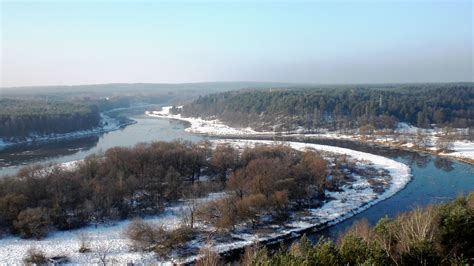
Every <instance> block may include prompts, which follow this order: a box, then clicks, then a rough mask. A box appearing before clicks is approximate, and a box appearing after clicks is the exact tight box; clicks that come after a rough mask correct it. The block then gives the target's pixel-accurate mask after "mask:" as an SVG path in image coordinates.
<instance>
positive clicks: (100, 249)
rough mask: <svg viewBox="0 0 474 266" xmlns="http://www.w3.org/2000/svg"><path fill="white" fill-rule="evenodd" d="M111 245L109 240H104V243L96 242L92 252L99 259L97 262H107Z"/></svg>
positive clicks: (103, 264) (103, 263)
mask: <svg viewBox="0 0 474 266" xmlns="http://www.w3.org/2000/svg"><path fill="white" fill-rule="evenodd" d="M111 249H112V247H111V245H110V243H109V242H104V243H97V244H96V245H95V248H94V253H95V255H96V257H97V258H98V260H99V264H100V265H102V266H105V265H107V263H109V261H110V258H109V255H110V252H111Z"/></svg>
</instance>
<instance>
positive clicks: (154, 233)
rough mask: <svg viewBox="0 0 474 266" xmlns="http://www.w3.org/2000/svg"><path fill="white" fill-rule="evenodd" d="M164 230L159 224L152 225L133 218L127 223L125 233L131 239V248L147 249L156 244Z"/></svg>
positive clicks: (152, 247)
mask: <svg viewBox="0 0 474 266" xmlns="http://www.w3.org/2000/svg"><path fill="white" fill-rule="evenodd" d="M164 232H165V231H164V229H163V228H162V227H161V226H157V225H155V226H153V225H151V224H149V223H147V222H145V221H143V220H142V219H135V220H133V221H132V222H131V223H130V224H129V225H128V227H127V229H126V231H125V234H126V235H127V236H128V238H129V239H130V240H132V243H133V248H135V249H137V250H143V251H149V250H152V249H154V247H155V246H156V245H157V244H158V242H159V241H160V238H161V237H162V236H163V235H164Z"/></svg>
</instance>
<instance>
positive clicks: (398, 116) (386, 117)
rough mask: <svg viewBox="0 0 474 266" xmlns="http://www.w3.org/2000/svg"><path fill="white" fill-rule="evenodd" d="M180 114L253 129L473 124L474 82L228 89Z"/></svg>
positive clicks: (195, 102)
mask: <svg viewBox="0 0 474 266" xmlns="http://www.w3.org/2000/svg"><path fill="white" fill-rule="evenodd" d="M182 114H183V115H184V116H191V117H193V116H201V117H203V118H218V119H221V120H223V121H225V122H227V123H230V124H232V125H234V126H244V127H246V126H252V127H254V128H256V129H257V130H287V129H294V128H296V127H298V126H301V127H304V128H307V129H315V128H328V129H347V128H357V127H360V126H363V125H367V124H370V125H373V126H374V127H376V128H393V127H395V126H396V124H397V122H406V123H410V124H412V125H415V126H418V127H422V128H428V127H430V126H431V125H432V124H436V125H438V126H451V127H461V128H466V127H473V126H474V84H473V83H452V84H418V85H385V86H382V85H381V86H378V87H377V86H374V85H372V86H334V87H321V88H286V89H281V88H274V89H265V90H243V91H232V92H223V93H217V94H211V95H207V96H203V97H199V98H198V99H197V100H195V101H194V102H193V103H191V104H189V105H185V106H184V108H183V110H182Z"/></svg>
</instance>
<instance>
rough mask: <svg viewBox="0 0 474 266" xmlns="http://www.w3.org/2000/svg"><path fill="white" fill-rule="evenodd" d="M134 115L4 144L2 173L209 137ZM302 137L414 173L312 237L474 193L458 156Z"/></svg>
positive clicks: (472, 178)
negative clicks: (97, 130)
mask: <svg viewBox="0 0 474 266" xmlns="http://www.w3.org/2000/svg"><path fill="white" fill-rule="evenodd" d="M131 118H132V119H133V120H135V121H136V123H135V124H133V125H129V126H127V127H125V128H123V129H121V130H117V131H113V132H109V133H105V134H102V135H100V136H95V137H88V138H83V139H75V140H68V141H56V142H49V143H40V144H29V145H18V146H10V147H4V148H3V149H0V176H1V175H7V174H14V173H15V172H16V171H18V169H19V167H21V166H24V165H28V164H33V163H61V162H68V161H74V160H79V159H83V158H84V157H86V156H88V155H90V154H93V153H100V152H102V151H105V150H107V149H108V148H111V147H114V146H128V147H130V146H133V145H135V144H137V143H140V142H150V141H159V140H162V141H171V140H174V139H183V140H190V141H199V140H202V139H204V138H206V137H203V136H199V135H193V134H190V133H187V132H185V131H184V129H185V127H186V125H185V124H183V123H182V122H179V121H173V120H167V119H157V118H150V117H146V116H144V115H133V116H132V117H131ZM292 140H295V139H292ZM299 141H306V142H313V143H318V144H326V145H332V146H339V147H344V148H350V149H354V150H359V151H364V152H369V153H373V154H377V155H382V156H385V157H388V158H391V159H394V160H396V161H400V162H403V163H405V164H407V165H409V166H410V168H411V171H412V174H413V179H412V181H411V182H410V183H409V184H408V185H407V186H406V188H405V189H403V190H402V191H400V192H399V193H397V194H396V195H395V196H393V197H391V198H389V199H387V200H385V201H382V202H380V203H378V204H376V205H375V206H373V207H371V208H369V209H368V210H366V211H364V212H362V213H360V214H358V215H355V216H354V217H352V218H350V219H348V220H346V221H344V222H342V223H340V224H338V225H335V226H332V227H330V228H328V229H326V230H323V231H320V232H317V233H315V234H312V235H310V238H311V239H316V238H318V237H319V236H321V235H324V236H328V237H331V238H336V237H337V235H338V234H339V233H341V232H342V231H344V230H345V229H346V228H347V227H348V226H350V225H351V224H352V223H353V222H354V221H356V220H358V219H362V218H365V219H368V221H369V222H370V223H372V224H373V223H375V222H376V221H377V220H378V219H380V218H381V217H383V216H385V215H388V216H394V215H396V214H397V213H399V212H403V211H407V210H410V209H412V208H413V207H415V206H426V205H428V204H430V203H436V202H443V201H448V200H450V199H453V198H455V197H456V196H458V195H459V194H462V193H464V194H466V193H468V192H469V191H474V167H472V166H470V165H468V164H465V163H461V162H458V161H455V160H450V159H446V158H441V157H437V156H433V155H428V154H420V153H417V152H408V151H400V150H394V149H389V148H380V147H371V146H368V145H361V144H357V143H354V142H349V141H335V140H317V141H316V140H305V139H299Z"/></svg>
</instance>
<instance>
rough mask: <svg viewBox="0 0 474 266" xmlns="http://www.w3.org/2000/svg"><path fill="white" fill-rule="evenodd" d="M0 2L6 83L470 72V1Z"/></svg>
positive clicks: (461, 77)
mask: <svg viewBox="0 0 474 266" xmlns="http://www.w3.org/2000/svg"><path fill="white" fill-rule="evenodd" d="M0 2H1V85H0V86H3V87H6V86H27V85H67V84H90V83H115V82H197V81H283V82H286V81H288V82H314V83H379V82H424V81H430V82H438V81H473V61H474V55H473V49H474V48H473V47H474V46H473V34H474V33H473V3H472V1H458V0H449V1H399V2H394V1H390V2H389V1H377V2H376V1H365V2H356V1H338V2H334V1H327V2H325V1H313V2H294V1H291V2H290V1H288V2H282V1H280V2H271V1H259V2H252V1H246V2H236V1H232V2H230V1H214V2H200V1H187V2H183V1H181V2H176V1H173V2H156V1H155V2H151V1H141V2H137V1H129V2H127V1H120V2H117V1H115V2H112V1H94V2H92V1H88V2H86V1H81V2H71V1H66V2H64V1H63V2H59V1H55V2H51V1H50V2H45V1H33V2H28V1H14V2H5V1H2V0H0Z"/></svg>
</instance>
